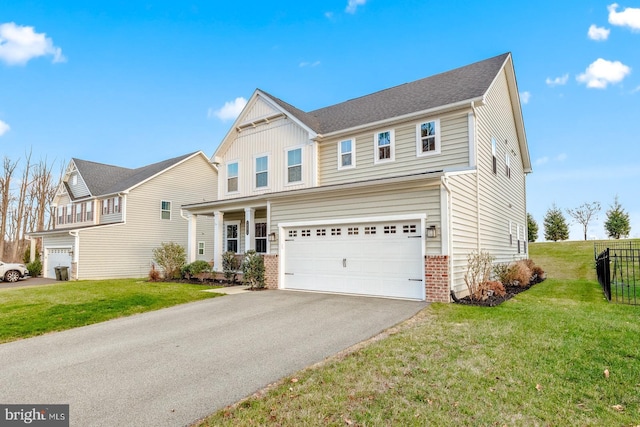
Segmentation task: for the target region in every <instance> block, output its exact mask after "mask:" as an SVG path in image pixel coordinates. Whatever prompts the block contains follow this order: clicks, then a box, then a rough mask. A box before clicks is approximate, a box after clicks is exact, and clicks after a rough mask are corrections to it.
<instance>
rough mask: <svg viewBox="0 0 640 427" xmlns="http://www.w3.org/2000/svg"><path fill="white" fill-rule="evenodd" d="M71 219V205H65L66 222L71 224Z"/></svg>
mask: <svg viewBox="0 0 640 427" xmlns="http://www.w3.org/2000/svg"><path fill="white" fill-rule="evenodd" d="M72 219H73V214H72V211H71V205H70V204H69V205H67V224H71V221H72Z"/></svg>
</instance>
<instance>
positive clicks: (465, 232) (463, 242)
mask: <svg viewBox="0 0 640 427" xmlns="http://www.w3.org/2000/svg"><path fill="white" fill-rule="evenodd" d="M447 183H448V185H449V188H450V189H451V192H452V196H451V219H450V221H451V268H452V276H453V290H454V291H455V292H456V293H460V292H462V293H464V292H465V291H466V285H465V281H464V276H465V273H466V271H467V260H468V255H469V254H470V253H471V252H473V251H477V250H478V233H479V228H478V198H477V197H476V194H477V192H476V188H477V173H476V172H471V173H465V174H461V175H451V176H449V177H447Z"/></svg>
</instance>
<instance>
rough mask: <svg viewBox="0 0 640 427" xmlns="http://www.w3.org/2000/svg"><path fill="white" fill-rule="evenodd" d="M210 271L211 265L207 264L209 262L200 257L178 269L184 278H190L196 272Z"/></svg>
mask: <svg viewBox="0 0 640 427" xmlns="http://www.w3.org/2000/svg"><path fill="white" fill-rule="evenodd" d="M210 271H211V266H210V265H209V263H208V262H207V261H204V260H201V259H200V260H197V261H194V262H192V263H191V264H187V265H185V266H184V267H182V269H181V270H180V272H181V273H182V277H184V278H185V279H191V278H192V277H195V276H196V275H197V274H200V273H209V272H210Z"/></svg>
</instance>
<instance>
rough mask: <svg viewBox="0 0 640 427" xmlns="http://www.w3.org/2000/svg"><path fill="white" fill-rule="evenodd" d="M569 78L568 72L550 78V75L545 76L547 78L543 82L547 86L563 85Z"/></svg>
mask: <svg viewBox="0 0 640 427" xmlns="http://www.w3.org/2000/svg"><path fill="white" fill-rule="evenodd" d="M568 80H569V74H565V75H563V76H560V77H556V78H555V79H552V78H551V77H547V80H545V82H546V83H547V85H548V86H551V87H553V86H563V85H566V84H567V81H568Z"/></svg>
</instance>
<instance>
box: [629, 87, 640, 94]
mask: <svg viewBox="0 0 640 427" xmlns="http://www.w3.org/2000/svg"><path fill="white" fill-rule="evenodd" d="M636 92H640V86H638V87H637V88H635V89H634V90H632V91H631V93H636Z"/></svg>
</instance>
